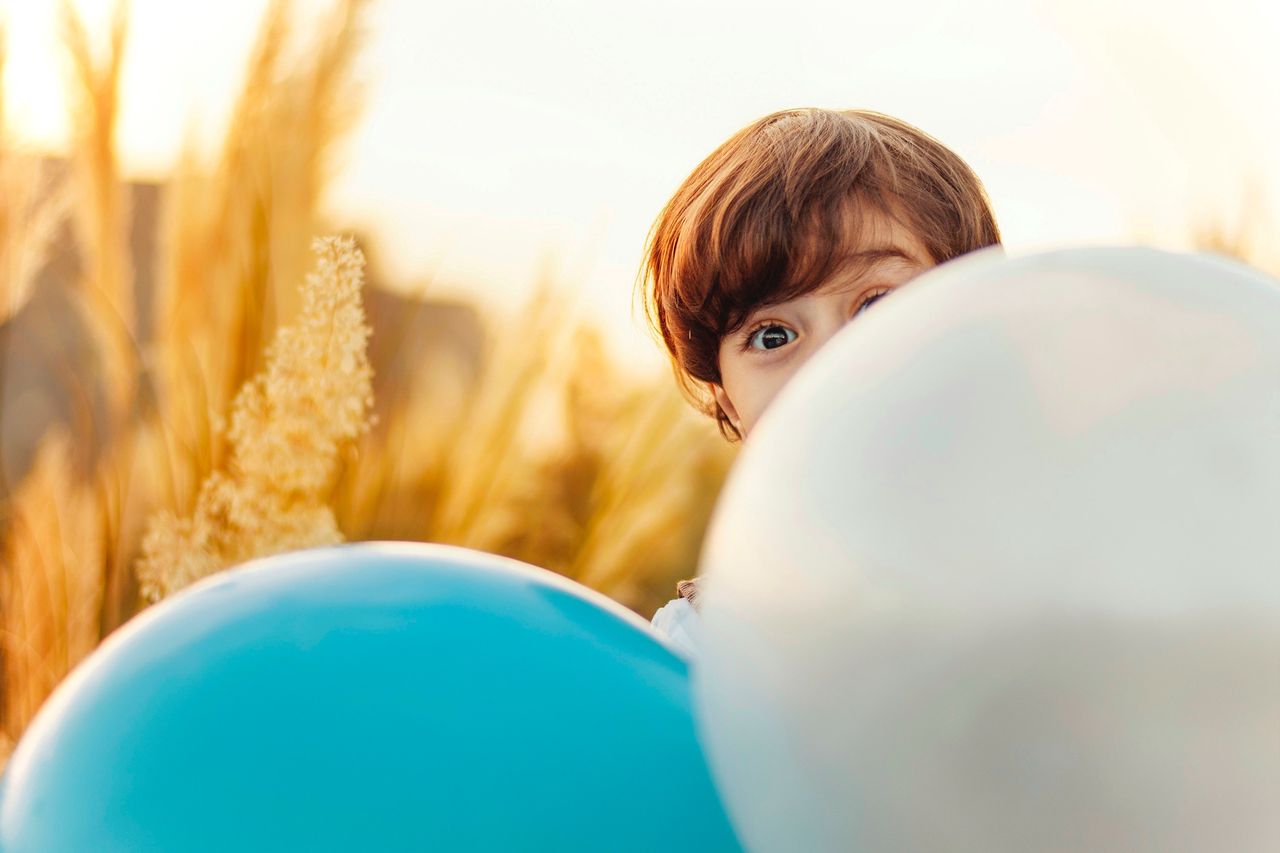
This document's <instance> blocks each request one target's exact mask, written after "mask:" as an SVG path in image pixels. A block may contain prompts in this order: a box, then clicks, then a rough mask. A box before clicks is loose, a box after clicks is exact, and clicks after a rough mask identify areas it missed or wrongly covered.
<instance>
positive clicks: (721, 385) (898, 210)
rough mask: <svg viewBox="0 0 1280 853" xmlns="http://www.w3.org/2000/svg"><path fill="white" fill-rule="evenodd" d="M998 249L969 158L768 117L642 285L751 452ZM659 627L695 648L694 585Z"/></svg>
mask: <svg viewBox="0 0 1280 853" xmlns="http://www.w3.org/2000/svg"><path fill="white" fill-rule="evenodd" d="M999 242H1000V233H999V231H998V229H997V228H996V223H995V218H994V216H993V215H992V213H991V208H990V203H989V201H988V199H987V196H986V193H985V191H984V190H983V188H982V184H981V183H980V182H979V181H978V178H977V176H975V175H974V174H973V172H972V170H970V169H969V167H968V166H967V165H965V163H964V161H962V160H961V159H960V158H959V157H957V156H956V155H955V154H954V153H952V152H951V151H949V150H948V149H947V148H945V147H944V146H942V145H941V144H940V143H939V142H937V141H936V140H935V139H933V138H932V137H930V136H928V135H927V134H925V133H923V132H922V131H920V130H918V129H917V128H915V127H912V126H911V125H909V124H907V123H906V122H903V121H899V120H898V119H895V118H891V117H889V116H886V115H882V114H880V113H875V112H869V111H864V110H842V111H834V110H823V109H794V110H782V111H780V112H776V113H772V114H770V115H767V116H765V117H764V118H762V119H759V120H758V121H756V122H754V123H752V124H750V125H748V126H747V127H745V128H743V129H742V130H740V131H738V133H736V134H734V135H733V136H732V137H731V138H730V139H729V140H728V141H727V142H725V143H724V144H723V145H721V146H720V147H719V148H717V149H716V150H715V151H713V152H712V153H711V155H710V156H709V157H707V159H705V160H703V161H702V163H700V164H699V165H698V167H697V168H696V169H694V170H693V173H692V174H691V175H690V176H689V177H688V178H686V179H685V181H684V183H683V184H681V185H680V188H679V189H677V190H676V194H675V195H674V196H673V197H672V198H671V200H670V201H669V202H667V205H666V207H665V208H663V210H662V213H661V214H660V215H659V216H658V219H657V221H656V222H655V223H654V225H653V228H652V229H651V231H650V233H649V239H648V244H647V246H646V252H645V267H644V275H643V283H644V288H645V293H644V297H645V308H646V311H647V313H648V316H649V319H650V322H651V323H652V324H653V325H654V327H655V328H656V330H657V331H658V332H660V333H661V335H662V340H663V341H664V343H665V344H666V347H667V352H668V353H669V354H670V356H671V359H672V366H673V368H674V371H675V374H676V380H677V382H678V383H679V384H680V387H681V389H682V391H683V392H684V393H685V395H686V396H687V397H688V398H689V399H690V400H691V401H692V402H693V403H694V405H695V406H697V408H698V409H699V410H700V411H702V412H704V413H705V414H707V415H709V416H711V417H714V418H715V419H716V421H717V422H718V425H719V429H720V433H721V435H723V436H724V437H725V438H726V439H728V440H729V441H735V440H741V439H743V438H745V437H746V436H747V434H748V433H749V432H750V431H751V428H752V427H753V426H754V425H755V423H756V421H757V420H758V419H759V417H760V415H761V414H762V413H763V411H764V409H765V407H766V406H767V405H768V404H769V402H770V401H771V400H772V399H773V397H774V395H776V394H777V392H778V390H779V389H780V388H781V387H782V386H783V385H784V384H785V383H786V381H787V380H788V379H789V378H790V377H791V376H792V374H794V373H795V372H796V370H797V369H799V367H800V366H801V365H802V364H803V363H804V362H805V361H806V360H807V359H808V358H809V357H810V356H811V355H813V353H814V352H815V351H816V350H818V349H819V348H820V347H821V346H822V345H823V344H824V343H826V341H827V340H828V339H829V338H830V337H831V336H832V335H833V334H835V333H836V332H837V331H839V329H840V327H842V326H843V325H844V323H845V322H847V321H848V320H850V319H853V318H854V317H856V316H857V315H858V314H860V313H861V312H862V311H864V310H866V309H867V308H868V307H870V306H871V305H872V304H873V303H874V302H875V301H876V300H878V299H879V298H880V297H882V296H884V295H885V294H887V293H889V292H890V291H892V290H893V289H895V288H896V287H898V286H900V285H902V284H904V283H906V282H907V281H909V280H910V279H912V278H913V277H915V276H916V275H918V274H919V273H921V272H923V271H924V270H926V269H928V268H930V267H933V266H936V265H937V264H940V263H943V262H944V261H948V260H950V259H952V258H955V257H957V256H959V255H963V254H965V253H967V252H971V251H973V250H975V249H981V248H983V247H985V246H990V245H994V244H997V243H999ZM676 589H677V593H678V597H677V598H676V599H674V600H672V601H670V602H669V603H667V604H665V605H663V606H662V607H661V608H660V609H659V610H658V612H657V613H655V614H654V616H653V625H654V627H656V628H657V629H658V630H660V631H662V632H663V633H665V634H666V635H667V636H668V637H670V638H671V640H672V642H673V643H674V644H675V645H676V646H678V647H679V648H681V649H682V650H684V651H686V652H688V653H690V654H696V650H697V648H698V636H697V632H698V628H699V625H698V617H697V608H698V585H697V579H693V580H683V581H680V582H679V583H678V584H677V585H676Z"/></svg>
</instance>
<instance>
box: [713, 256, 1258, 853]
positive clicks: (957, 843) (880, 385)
mask: <svg viewBox="0 0 1280 853" xmlns="http://www.w3.org/2000/svg"><path fill="white" fill-rule="evenodd" d="M700 568H701V570H702V573H703V576H704V586H705V591H704V593H703V595H702V598H703V601H704V602H705V603H704V605H703V608H702V611H703V615H704V618H705V623H704V628H705V640H706V642H705V648H704V650H703V657H702V658H701V660H700V665H699V666H698V667H697V668H695V671H694V696H695V707H696V709H697V711H696V713H697V715H698V720H699V724H700V726H701V728H702V730H703V731H704V732H705V735H704V743H705V744H706V748H707V751H708V756H709V758H710V761H711V764H712V771H713V775H714V776H715V778H716V780H717V783H718V784H719V786H720V790H721V793H722V796H723V797H724V798H725V802H726V805H727V806H728V808H729V812H730V816H731V818H732V819H733V820H734V823H735V825H736V826H737V828H738V830H739V833H740V835H741V837H742V839H743V841H744V843H746V844H747V845H748V846H749V847H750V848H751V849H753V850H760V851H774V850H777V851H782V850H807V851H822V850H867V851H933V850H947V851H981V852H982V853H998V851H1018V852H1019V853H1026V851H1079V850H1088V851H1094V853H1107V851H1136V850H1149V851H1174V850H1177V851H1184V850H1186V851H1190V850H1197V851H1216V850H1232V851H1263V850H1277V849H1280V808H1277V806H1276V802H1275V800H1276V796H1277V794H1280V289H1278V286H1277V282H1276V281H1274V280H1273V279H1270V278H1268V277H1266V276H1264V275H1263V274H1261V273H1259V272H1257V271H1255V270H1252V269H1250V268H1248V267H1246V266H1244V265H1242V264H1239V263H1235V262H1231V261H1228V260H1226V259H1223V258H1216V257H1211V256H1196V255H1179V254H1173V253H1165V252H1159V251H1156V250H1151V249H1138V248H1122V247H1113V248H1095V249H1079V250H1069V251H1060V252H1052V253H1047V254H1041V255H1035V256H1029V257H1022V258H1017V259H1008V258H1005V257H1003V256H1002V255H1000V254H999V252H998V251H989V252H983V253H979V254H977V255H974V256H971V257H967V258H964V259H961V260H959V261H955V262H952V263H948V264H945V265H943V266H940V267H938V268H936V269H934V270H931V271H930V272H928V273H926V274H925V275H923V276H921V277H920V278H919V279H917V280H916V281H914V282H913V283H912V284H910V285H908V286H907V287H904V288H902V289H901V290H900V291H898V292H896V293H895V294H893V295H892V296H890V297H888V298H887V299H885V300H884V301H883V302H882V303H881V304H878V305H877V306H876V310H875V311H874V312H870V313H869V314H868V315H867V316H865V318H859V319H858V320H857V321H856V322H854V323H851V324H849V325H848V326H846V328H844V329H843V330H842V331H841V333H840V334H839V335H837V336H836V337H834V338H833V339H832V340H831V341H830V342H829V343H828V344H827V346H825V347H824V348H823V349H822V351H820V352H819V353H817V354H815V356H814V357H813V358H812V359H811V361H810V362H808V363H806V364H805V366H804V367H803V368H802V369H801V370H800V371H798V372H797V374H796V376H795V377H794V378H793V379H792V380H791V382H790V383H789V384H788V385H787V387H785V388H784V389H783V391H782V392H781V393H780V394H779V395H778V397H777V398H776V399H775V400H774V401H773V403H772V404H771V406H770V409H769V410H768V411H767V412H766V413H765V414H764V416H763V417H762V419H761V420H760V422H759V423H758V424H757V428H756V429H755V430H753V432H752V433H751V435H750V437H749V438H748V439H747V441H746V443H745V446H744V448H743V451H742V455H741V457H740V459H739V461H738V463H737V465H736V467H735V469H734V470H733V471H732V472H731V474H730V477H729V479H728V481H727V482H726V486H725V489H724V491H723V492H722V494H721V498H720V502H719V503H718V504H717V507H716V510H715V513H714V515H713V519H712V523H711V528H710V530H709V533H708V538H707V543H706V545H705V548H704V552H703V561H702V565H701V566H700Z"/></svg>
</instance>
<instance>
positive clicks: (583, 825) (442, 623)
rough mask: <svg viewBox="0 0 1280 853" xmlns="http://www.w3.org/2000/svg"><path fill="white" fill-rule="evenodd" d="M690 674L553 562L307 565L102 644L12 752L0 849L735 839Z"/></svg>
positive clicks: (448, 846) (485, 559)
mask: <svg viewBox="0 0 1280 853" xmlns="http://www.w3.org/2000/svg"><path fill="white" fill-rule="evenodd" d="M687 667H688V665H687V663H686V662H685V660H684V659H683V658H681V657H680V656H679V655H678V654H676V653H673V652H672V651H671V650H670V649H669V648H668V647H667V646H665V645H664V644H663V643H662V642H661V641H660V640H658V639H657V638H656V635H655V634H654V633H653V631H652V630H651V629H650V628H649V626H648V624H647V623H646V622H645V621H644V620H643V619H641V618H640V617H638V616H636V615H635V614H633V613H631V612H630V611H628V610H626V609H625V608H623V607H622V606H620V605H618V604H617V603H615V602H613V601H611V600H609V599H607V598H605V597H604V596H602V595H599V594H598V593H595V592H593V591H591V590H589V589H587V588H585V587H583V586H581V585H579V584H576V583H573V582H572V581H569V580H567V579H565V578H562V577H560V576H558V575H555V574H553V573H551V572H548V571H545V570H542V569H537V568H534V567H532V566H528V565H526V564H523V563H519V562H516V561H513V560H507V559H504V558H501V557H495V556H492V555H488V554H482V553H479V552H476V551H471V550H467V549H463V548H453V547H448V546H441V545H421V544H407V543H396V544H390V543H380V544H360V545H347V546H339V547H335V548H325V549H318V550H313V551H302V552H296V553H293V554H287V555H283V556H279V557H273V558H269V559H265V560H259V561H256V562H253V563H250V564H247V565H246V566H243V567H240V568H238V569H235V570H232V571H229V572H225V573H222V574H220V575H217V576H215V577H213V578H210V579H207V580H205V581H203V582H201V583H199V584H196V585H195V586H193V587H190V588H189V589H187V590H184V591H183V592H181V593H179V594H178V595H176V596H174V597H173V598H171V599H169V600H167V601H165V602H163V603H161V604H159V605H157V606H155V607H153V608H151V609H150V610H148V611H146V612H145V613H143V614H141V615H140V616H138V617H137V618H136V619H134V620H133V621H132V622H130V623H129V624H128V625H126V626H124V627H123V628H121V629H120V630H119V631H117V632H116V633H115V634H114V635H112V636H111V637H109V638H108V639H107V640H106V641H105V642H104V643H103V644H102V646H101V647H100V648H99V649H98V650H97V651H96V652H94V654H93V655H91V656H90V657H89V658H88V659H87V660H86V661H85V662H84V663H83V664H82V665H81V666H80V667H78V668H77V669H76V671H75V672H74V673H73V674H72V675H71V676H70V677H69V678H68V679H67V681H66V682H65V683H64V684H63V685H62V686H61V687H60V688H59V689H58V690H57V691H56V692H55V693H54V695H53V696H52V697H51V698H50V700H49V702H48V703H47V704H46V706H45V707H44V708H43V709H42V710H41V712H40V714H39V715H37V717H36V719H35V720H34V721H33V722H32V725H31V726H30V728H29V729H28V731H27V733H26V734H25V736H24V737H23V739H22V740H21V742H20V743H19V744H18V747H17V749H16V751H15V752H14V755H13V757H12V758H11V760H10V763H9V766H8V769H7V772H6V774H5V777H4V780H3V789H2V790H0V848H2V849H3V850H4V851H6V853H28V851H30V853H34V852H35V851H39V853H61V851H75V853H83V851H94V853H107V851H117V850H119V851H125V850H127V851H131V852H132V853H137V851H149V850H163V851H199V850H218V851H225V850H236V851H267V850H270V851H278V850H308V851H315V850H344V851H350V850H428V849H430V850H504V851H506V850H555V851H585V850H592V851H596V850H659V849H661V850H740V849H741V847H740V846H739V844H738V842H737V840H736V838H735V835H734V832H733V829H732V827H731V826H730V824H729V822H728V818H727V817H726V813H725V811H724V808H723V806H722V805H721V802H720V799H719V796H718V794H717V792H716V790H715V787H714V785H713V782H712V780H711V776H710V773H709V770H708V767H707V764H706V760H705V758H704V756H703V752H702V748H701V746H700V743H699V740H698V737H697V735H696V732H695V729H694V722H693V716H692V711H691V705H690V703H691V699H690V689H689V674H688V668H687Z"/></svg>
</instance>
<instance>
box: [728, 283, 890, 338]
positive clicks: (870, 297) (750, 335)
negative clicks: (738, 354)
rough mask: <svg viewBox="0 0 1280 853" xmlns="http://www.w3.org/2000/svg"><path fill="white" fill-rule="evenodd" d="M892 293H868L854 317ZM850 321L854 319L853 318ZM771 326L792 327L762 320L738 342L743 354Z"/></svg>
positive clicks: (881, 289)
mask: <svg viewBox="0 0 1280 853" xmlns="http://www.w3.org/2000/svg"><path fill="white" fill-rule="evenodd" d="M892 291H893V288H892V287H878V288H876V289H875V290H871V291H868V292H867V294H866V296H865V297H863V299H862V301H861V302H859V303H858V307H857V308H855V309H853V316H854V317H856V316H857V315H858V312H859V311H861V310H862V309H863V308H865V307H866V306H867V304H868V303H870V302H872V301H874V300H876V299H879V298H880V297H881V296H884V295H886V294H888V293H890V292H892ZM850 319H852V317H851V318H850ZM771 326H779V327H781V328H784V329H786V328H790V326H788V325H787V324H786V323H781V322H779V321H777V320H761V321H760V322H759V323H756V324H755V325H754V326H752V327H751V328H749V329H747V331H745V332H743V333H742V337H741V339H740V340H739V341H738V349H739V350H740V351H742V352H746V351H747V350H749V349H751V339H752V338H753V337H755V334H756V332H759V331H761V330H762V329H768V328H770V327H771ZM793 331H794V330H793Z"/></svg>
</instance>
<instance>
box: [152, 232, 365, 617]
mask: <svg viewBox="0 0 1280 853" xmlns="http://www.w3.org/2000/svg"><path fill="white" fill-rule="evenodd" d="M316 253H317V255H318V265H317V271H316V272H315V273H314V274H313V275H311V276H308V278H307V285H306V287H305V288H304V289H303V291H304V294H305V298H306V302H305V305H304V308H303V311H302V316H301V317H300V318H299V321H298V324H297V325H296V326H293V327H286V328H283V329H281V330H280V333H279V335H278V337H277V338H276V340H275V341H274V342H273V343H272V345H271V347H270V349H269V350H268V353H267V364H266V367H265V369H264V370H263V372H262V373H261V374H259V375H258V376H255V377H254V378H253V379H251V380H250V381H249V382H247V383H246V384H245V386H244V387H243V388H242V389H241V391H240V393H239V394H238V395H237V397H236V400H235V404H234V406H233V407H232V413H231V429H230V430H229V432H228V438H229V441H230V443H231V448H232V450H231V456H230V461H229V465H228V467H227V470H225V471H214V472H213V473H211V474H210V475H209V476H208V477H207V478H206V479H205V481H204V483H203V485H202V486H201V488H200V494H199V497H198V498H197V500H196V507H195V512H194V513H193V514H192V515H191V516H190V517H179V516H177V515H175V514H173V513H172V512H162V513H160V514H159V515H157V516H156V517H155V519H153V522H152V524H151V526H150V527H149V529H148V532H147V534H146V538H145V540H144V542H143V556H142V559H141V561H140V562H139V565H138V576H139V580H140V582H141V584H142V594H143V597H144V598H146V599H147V600H148V601H158V600H160V599H161V598H163V597H164V596H166V595H168V594H169V593H171V592H173V591H175V590H177V589H180V588H182V587H183V586H186V585H187V584H189V583H191V582H192V581H195V580H198V579H200V578H202V577H204V576H205V575H209V574H212V573H213V572H216V571H219V570H221V569H224V568H226V567H227V566H231V565H235V564H237V563H241V562H244V561H246V560H249V559H252V558H255V557H262V556H267V555H269V554H276V553H280V552H283V551H292V550H296V549H299V548H307V547H314V546H318V545H331V544H334V543H336V542H339V541H341V540H342V534H341V533H340V532H339V530H338V524H337V520H336V518H335V517H334V514H333V510H332V508H331V507H330V506H329V503H328V497H329V491H330V489H331V488H332V485H333V481H334V478H335V477H336V475H337V471H338V454H339V452H340V451H341V450H342V449H343V448H344V447H345V446H346V445H347V444H349V443H350V442H352V441H354V440H355V439H357V438H358V437H359V436H360V435H362V434H363V433H365V432H367V431H368V428H369V409H370V408H371V407H372V405H373V391H372V379H373V372H372V369H371V368H370V367H369V361H368V355H367V344H368V338H369V327H368V326H367V325H366V323H365V316H364V309H363V306H362V304H361V288H362V286H363V283H364V280H363V271H364V257H363V256H362V255H361V253H360V252H359V250H357V249H356V248H355V246H354V245H353V244H352V243H351V241H350V240H337V239H332V238H330V239H326V240H318V241H317V242H316Z"/></svg>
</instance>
